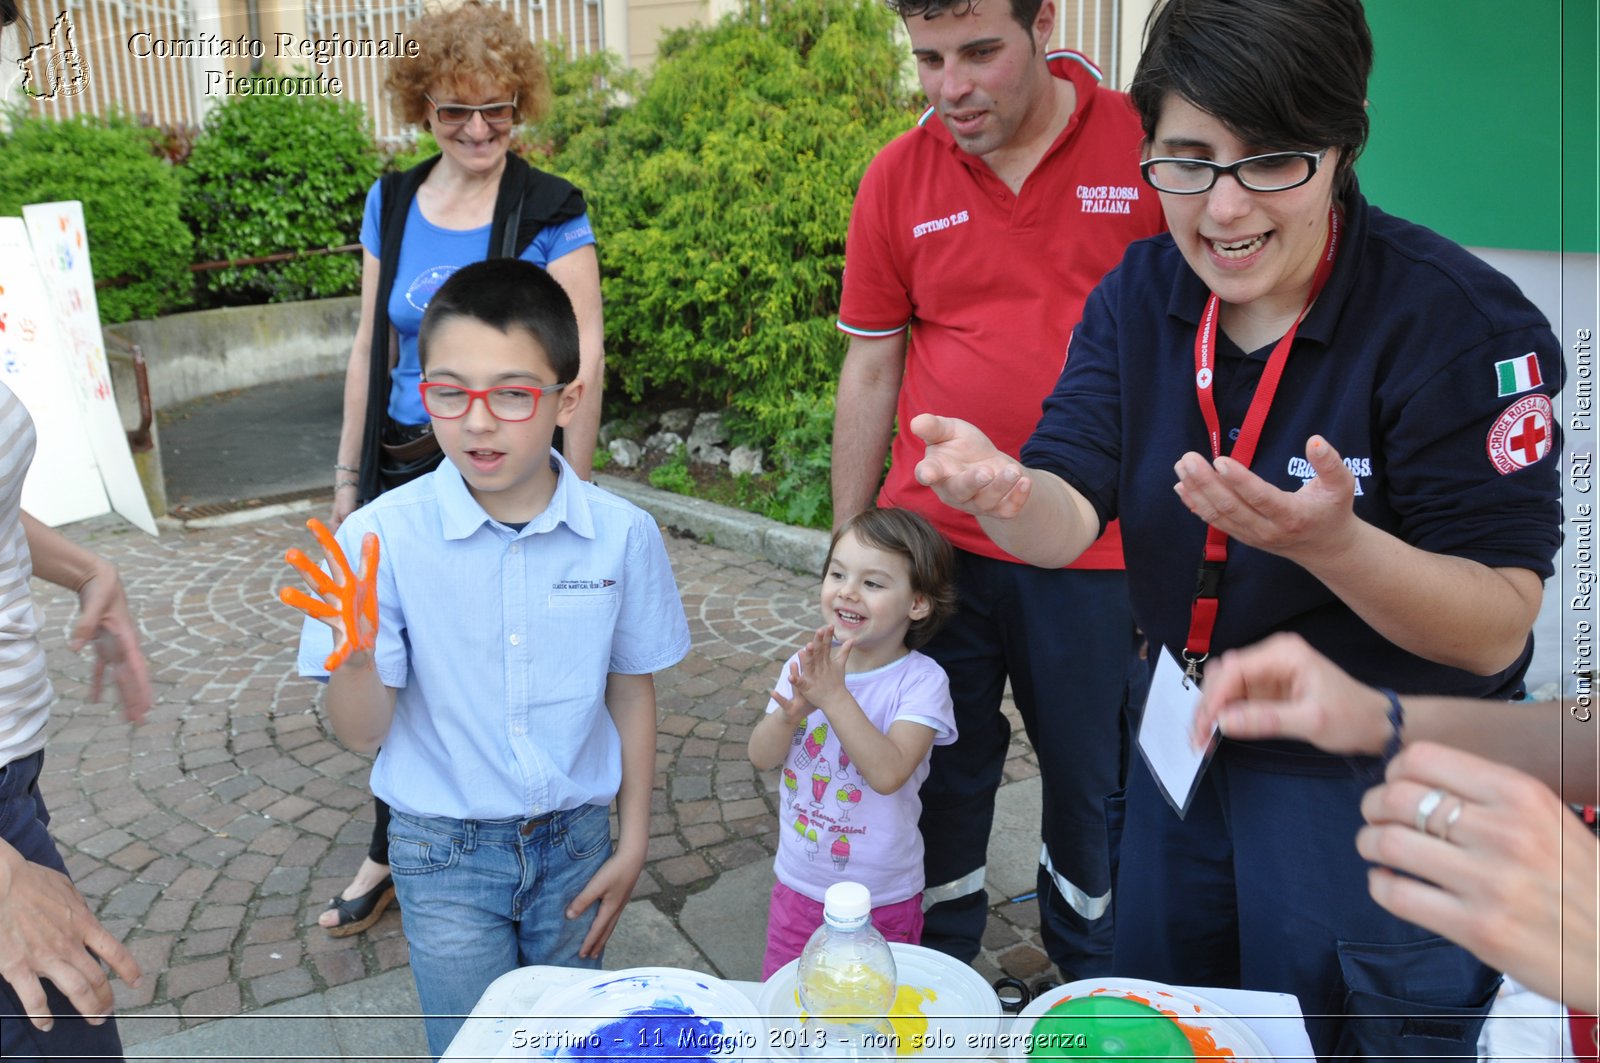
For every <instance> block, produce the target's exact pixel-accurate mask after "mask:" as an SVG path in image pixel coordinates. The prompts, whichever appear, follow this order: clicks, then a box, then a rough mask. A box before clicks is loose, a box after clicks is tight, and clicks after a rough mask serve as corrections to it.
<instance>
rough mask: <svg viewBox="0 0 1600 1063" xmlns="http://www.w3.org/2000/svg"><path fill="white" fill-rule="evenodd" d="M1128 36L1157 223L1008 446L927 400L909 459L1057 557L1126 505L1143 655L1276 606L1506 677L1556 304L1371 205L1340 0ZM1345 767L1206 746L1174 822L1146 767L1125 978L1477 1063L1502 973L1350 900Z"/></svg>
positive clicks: (1120, 905)
mask: <svg viewBox="0 0 1600 1063" xmlns="http://www.w3.org/2000/svg"><path fill="white" fill-rule="evenodd" d="M1147 42H1148V43H1147V45H1146V48H1145V52H1144V55H1143V57H1142V59H1141V61H1140V65H1139V71H1138V73H1137V74H1136V75H1135V78H1134V82H1133V85H1132V88H1131V90H1130V96H1131V97H1132V99H1133V102H1134V104H1135V106H1136V107H1137V108H1138V110H1139V111H1140V114H1141V118H1142V121H1143V125H1144V130H1145V135H1146V146H1145V160H1144V163H1143V172H1144V175H1145V179H1146V181H1148V182H1149V183H1150V184H1151V185H1153V186H1154V187H1155V188H1156V189H1157V190H1158V192H1159V193H1160V196H1161V201H1162V206H1163V209H1164V210H1165V212H1166V218H1167V224H1168V228H1169V230H1170V232H1169V233H1168V234H1166V235H1163V236H1159V237H1155V238H1152V239H1150V240H1145V241H1141V242H1139V243H1136V244H1134V245H1133V246H1132V247H1130V248H1129V250H1128V253H1127V255H1126V257H1125V258H1124V259H1123V262H1122V264H1121V265H1120V266H1119V267H1118V268H1117V269H1116V270H1114V271H1113V272H1112V273H1111V274H1109V275H1108V276H1107V277H1106V278H1105V280H1104V281H1103V282H1102V283H1101V284H1100V286H1099V287H1098V288H1097V289H1096V291H1095V292H1094V294H1092V295H1091V296H1090V298H1089V301H1088V303H1087V305H1086V306H1085V308H1084V318H1083V321H1082V322H1081V323H1080V325H1079V327H1078V328H1077V330H1076V331H1075V332H1074V334H1073V337H1072V341H1071V345H1070V348H1069V350H1068V353H1067V363H1066V368H1065V369H1064V370H1063V373H1062V376H1061V379H1060V382H1059V384H1058V386H1057V388H1056V391H1055V393H1054V394H1053V395H1052V396H1051V398H1050V399H1049V400H1048V401H1047V402H1046V404H1045V409H1044V414H1043V418H1042V420H1041V421H1040V424H1039V426H1038V429H1037V430H1036V432H1035V434H1034V436H1033V438H1032V439H1031V440H1030V441H1029V443H1028V444H1027V446H1025V447H1024V449H1023V452H1022V463H1018V462H1017V461H1015V460H1013V459H1011V458H1009V457H1007V456H1006V455H1003V454H1001V453H999V452H998V451H996V450H995V449H994V448H993V446H992V445H990V444H989V441H988V440H987V439H985V438H984V437H983V436H982V434H981V433H979V432H977V430H976V429H974V428H972V427H971V426H970V425H967V424H965V423H963V422H958V421H953V420H950V419H946V418H940V417H935V416H931V415H927V414H924V415H922V416H920V417H918V418H917V419H916V420H914V421H913V423H912V426H911V427H912V430H913V431H915V432H916V433H917V434H918V435H920V436H921V437H922V438H923V439H925V440H926V441H927V442H928V443H929V444H930V446H929V450H928V454H927V457H926V458H925V459H924V461H923V462H922V463H921V464H920V465H919V466H918V469H917V474H918V478H919V479H920V480H921V481H922V482H924V483H926V484H929V485H930V486H933V487H934V488H935V489H936V490H937V491H938V492H939V494H940V497H941V498H943V499H944V500H945V501H946V502H948V503H949V504H951V505H955V506H957V507H958V508H961V509H964V510H967V511H969V512H972V513H975V514H977V515H978V516H979V518H980V520H981V521H982V523H983V525H984V528H985V530H986V531H987V532H988V533H989V534H990V535H991V536H992V537H993V538H994V540H995V541H996V542H997V543H999V544H1000V545H1001V546H1002V547H1004V548H1005V549H1007V550H1009V551H1010V552H1011V553H1013V554H1015V555H1017V556H1018V557H1021V558H1024V559H1026V560H1028V561H1031V562H1033V563H1035V564H1039V565H1043V566H1048V567H1054V566H1058V565H1061V564H1064V563H1066V562H1067V561H1069V560H1071V559H1072V558H1073V557H1075V556H1076V555H1077V553H1078V552H1079V551H1081V550H1082V549H1083V548H1084V547H1085V546H1086V545H1087V544H1088V543H1089V542H1091V541H1092V540H1093V538H1094V536H1095V535H1097V534H1098V533H1099V530H1100V528H1101V527H1102V526H1103V525H1104V523H1105V522H1106V521H1108V520H1110V519H1112V518H1114V517H1120V518H1121V519H1122V526H1123V542H1124V550H1125V552H1126V557H1127V563H1128V580H1129V588H1130V592H1131V595H1132V599H1133V605H1134V613H1135V616H1136V618H1137V619H1138V621H1139V623H1140V625H1141V627H1142V628H1143V629H1144V631H1145V633H1146V635H1147V637H1148V639H1149V641H1150V645H1151V651H1152V653H1151V657H1152V661H1154V660H1155V659H1156V658H1157V657H1159V656H1160V655H1163V654H1170V655H1171V656H1172V657H1173V658H1174V659H1175V660H1178V661H1182V662H1185V663H1186V664H1187V665H1188V666H1189V668H1190V670H1191V671H1192V672H1194V673H1199V672H1200V670H1201V669H1202V668H1203V666H1204V662H1205V660H1206V658H1207V656H1208V654H1210V653H1213V652H1216V651H1220V650H1225V649H1228V648H1231V647H1236V646H1244V645H1248V644H1250V643H1253V642H1255V641H1257V640H1259V639H1261V638H1262V637H1264V636H1265V635H1267V634H1269V633H1271V632H1274V631H1283V630H1288V631H1295V632H1298V633H1300V634H1301V635H1303V636H1304V637H1305V639H1306V640H1307V641H1308V642H1310V643H1311V644H1312V645H1313V646H1315V647H1317V648H1318V649H1319V650H1320V651H1322V652H1323V653H1324V654H1326V655H1327V656H1329V657H1330V658H1332V659H1333V660H1334V661H1336V662H1337V663H1339V664H1340V665H1341V666H1342V667H1344V668H1345V669H1346V670H1348V671H1349V672H1351V673H1352V674H1353V675H1355V676H1357V677H1358V678H1360V679H1362V680H1363V681H1365V682H1367V683H1370V684H1373V685H1377V686H1382V687H1388V688H1393V689H1396V690H1399V691H1402V692H1428V693H1449V694H1458V695H1466V696H1475V697H1501V698H1504V697H1510V696H1515V695H1516V694H1517V693H1518V692H1519V691H1520V688H1521V681H1522V676H1523V673H1524V672H1525V670H1526V668H1527V663H1528V660H1529V657H1530V654H1531V652H1532V641H1531V637H1530V634H1529V632H1530V629H1531V627H1532V624H1533V620H1534V617H1535V616H1536V615H1537V613H1538V610H1539V604H1540V601H1541V598H1542V594H1543V580H1544V579H1545V578H1546V577H1548V576H1549V575H1550V574H1551V572H1552V571H1553V569H1552V565H1551V558H1552V556H1553V555H1554V553H1555V551H1556V548H1557V547H1558V545H1559V543H1560V534H1561V532H1560V529H1561V521H1562V515H1561V509H1560V494H1559V482H1558V476H1557V470H1556V463H1555V457H1554V454H1555V452H1556V448H1557V447H1558V444H1559V438H1558V429H1557V426H1556V423H1555V417H1554V409H1553V405H1552V402H1551V398H1552V396H1553V395H1554V394H1555V393H1556V391H1557V390H1559V387H1560V382H1561V379H1562V372H1563V369H1562V359H1561V353H1560V348H1559V345H1558V344H1557V341H1556V339H1555V337H1554V336H1553V335H1552V334H1551V332H1550V329H1549V326H1548V324H1547V323H1546V322H1545V320H1544V318H1543V317H1542V316H1541V315H1540V314H1539V312H1538V311H1537V310H1536V309H1535V308H1534V307H1533V306H1532V305H1531V304H1529V303H1528V302H1527V300H1526V299H1524V298H1523V296H1522V295H1521V293H1520V292H1518V291H1517V289H1516V287H1515V285H1513V284H1512V283H1511V282H1510V281H1509V280H1507V279H1506V278H1505V277H1503V276H1501V275H1500V274H1498V273H1496V272H1495V271H1493V270H1492V269H1490V268H1489V267H1487V266H1485V265H1484V264H1483V263H1482V262H1480V261H1479V260H1478V259H1476V258H1474V257H1473V256H1472V255H1470V254H1468V253H1467V252H1466V251H1464V250H1462V249H1461V248H1459V247H1457V246H1456V245H1454V244H1452V243H1450V242H1449V241H1447V240H1445V239H1443V238H1442V237H1440V236H1438V235H1437V234H1435V233H1432V232H1429V231H1428V230H1426V229H1423V228H1421V227H1419V226H1415V225H1412V224H1410V223H1407V222H1405V221H1402V220H1400V219H1398V218H1393V217H1390V216H1389V215H1386V214H1384V213H1383V212H1382V211H1380V210H1378V209H1377V208H1375V207H1372V206H1370V205H1369V204H1368V203H1367V202H1366V200H1365V199H1364V198H1363V197H1362V196H1361V194H1360V191H1359V189H1358V188H1357V185H1356V181H1355V176H1354V171H1353V164H1354V162H1355V159H1356V156H1357V155H1358V154H1359V153H1360V151H1361V148H1362V145H1363V144H1364V142H1365V140H1366V135H1367V118H1366V108H1365V104H1366V82H1367V75H1368V72H1369V70H1370V68H1371V62H1372V42H1371V36H1370V34H1369V32H1368V29H1367V25H1366V21H1365V17H1364V14H1363V12H1362V9H1361V6H1360V3H1359V0H1248V2H1245V0H1171V2H1169V3H1167V4H1166V5H1164V6H1163V7H1161V8H1159V9H1158V10H1157V11H1156V12H1155V14H1154V15H1153V16H1152V19H1151V23H1150V26H1149V30H1148V33H1147ZM1197 518H1198V519H1197ZM1362 767H1363V765H1361V764H1360V763H1356V762H1352V761H1350V760H1347V759H1345V758H1340V757H1332V756H1328V755H1326V754H1323V753H1320V752H1318V751H1316V750H1314V749H1312V748H1311V747H1309V746H1305V745H1299V744H1295V743H1287V742H1283V743H1261V744H1250V745H1245V744H1239V743H1232V742H1227V741H1224V742H1223V743H1222V745H1221V747H1220V748H1219V750H1218V751H1217V754H1216V755H1215V757H1214V758H1213V761H1212V763H1211V764H1210V766H1209V768H1208V769H1207V771H1206V773H1205V775H1204V776H1203V778H1202V779H1201V781H1200V785H1199V789H1198V792H1197V793H1196V794H1195V796H1194V798H1193V801H1192V803H1191V805H1190V806H1189V808H1188V810H1187V815H1186V817H1185V818H1184V819H1179V818H1178V816H1177V815H1176V814H1175V813H1174V812H1173V811H1172V810H1171V809H1170V808H1169V807H1168V806H1167V804H1166V802H1165V801H1164V800H1163V799H1162V797H1161V796H1160V794H1159V792H1158V790H1157V789H1156V786H1155V784H1154V782H1153V781H1152V779H1151V777H1150V775H1149V773H1148V771H1146V769H1145V767H1144V765H1143V764H1142V763H1135V764H1134V765H1132V767H1131V769H1130V781H1129V786H1128V793H1127V827H1126V833H1125V835H1124V838H1123V847H1122V852H1121V867H1120V873H1119V876H1118V879H1117V884H1116V893H1115V899H1114V904H1115V905H1116V913H1117V927H1118V932H1117V942H1116V960H1115V963H1116V969H1117V971H1118V973H1120V974H1125V975H1130V976H1139V977H1145V978H1155V979H1160V980H1163V981H1168V982H1177V983H1182V984H1189V985H1215V986H1237V987H1242V988H1249V989H1263V990H1276V991H1280V992H1291V993H1294V994H1295V995H1296V996H1297V997H1298V998H1299V1000H1300V1004H1301V1008H1302V1010H1303V1011H1304V1012H1305V1013H1306V1015H1307V1028H1308V1030H1309V1032H1310V1034H1311V1038H1312V1042H1313V1044H1314V1045H1315V1047H1316V1049H1317V1052H1318V1053H1319V1054H1320V1055H1324V1056H1327V1055H1334V1054H1337V1055H1346V1054H1360V1055H1367V1056H1371V1057H1384V1058H1392V1057H1403V1056H1413V1055H1430V1056H1438V1057H1457V1056H1459V1057H1463V1058H1471V1057H1474V1056H1475V1054H1476V1052H1475V1045H1476V1040H1477V1035H1478V1029H1479V1027H1480V1026H1481V1024H1482V1020H1483V1017H1484V1015H1485V1013H1486V1012H1487V1009H1488V1006H1489V1003H1490V1001H1491V998H1492V996H1493V993H1494V990H1495V988H1496V985H1497V981H1498V976H1497V975H1496V974H1495V973H1494V972H1493V971H1491V970H1489V969H1488V968H1487V967H1484V966H1483V965H1482V964H1480V963H1479V962H1478V961H1477V960H1475V959H1473V958H1472V957H1471V956H1470V955H1469V954H1467V953H1466V952H1465V951H1463V950H1461V949H1459V948H1458V947H1456V946H1454V945H1452V944H1450V943H1448V942H1446V941H1444V940H1443V939H1441V938H1438V937H1434V936H1432V935H1430V934H1429V933H1428V932H1426V931H1424V930H1422V929H1420V928H1418V927H1415V926H1412V925H1410V924H1408V923H1405V922H1403V921H1401V920H1399V919H1397V918H1395V917H1394V916H1393V915H1391V914H1389V913H1388V912H1386V911H1384V910H1383V909H1382V908H1380V907H1379V906H1378V905H1376V904H1375V903H1373V901H1372V900H1371V898H1370V897H1369V895H1368V893H1367V888H1366V865H1365V864H1364V863H1363V861H1362V860H1361V858H1360V857H1359V855H1358V854H1357V853H1356V851H1355V848H1354V846H1353V844H1352V842H1351V839H1352V838H1353V837H1354V836H1355V833H1356V831H1357V829H1358V828H1359V827H1360V825H1361V822H1362V819H1361V813H1360V797H1361V794H1362V792H1363V790H1364V789H1365V788H1366V787H1367V786H1368V785H1370V783H1371V782H1372V781H1373V780H1372V777H1371V776H1370V775H1368V774H1365V773H1364V772H1363V771H1362V770H1361V769H1362Z"/></svg>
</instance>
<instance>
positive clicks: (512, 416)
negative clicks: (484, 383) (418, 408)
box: [417, 380, 567, 421]
mask: <svg viewBox="0 0 1600 1063" xmlns="http://www.w3.org/2000/svg"><path fill="white" fill-rule="evenodd" d="M417 386H418V387H419V388H420V389H421V391H422V408H423V409H425V410H427V411H428V416H430V417H437V418H439V419H440V420H441V421H454V420H456V419H457V418H458V417H465V416H466V415H467V411H468V410H470V409H472V403H473V401H474V400H476V399H482V400H483V404H484V405H485V406H487V407H489V413H490V414H492V415H493V416H494V419H495V420H497V421H527V420H531V419H532V417H533V415H534V414H536V413H538V412H539V399H540V397H541V396H543V395H546V394H548V393H550V392H552V391H560V390H561V389H562V388H564V387H566V386H567V385H566V384H547V385H545V386H544V387H542V388H531V387H522V386H518V385H511V384H506V385H502V386H500V387H494V388H464V387H460V386H459V385H456V384H444V383H439V382H437V381H432V380H428V381H424V382H423V383H421V384H419V385H417Z"/></svg>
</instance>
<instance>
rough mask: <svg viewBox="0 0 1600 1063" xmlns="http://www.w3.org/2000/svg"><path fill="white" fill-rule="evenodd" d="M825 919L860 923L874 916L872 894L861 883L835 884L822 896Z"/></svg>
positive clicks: (836, 921)
mask: <svg viewBox="0 0 1600 1063" xmlns="http://www.w3.org/2000/svg"><path fill="white" fill-rule="evenodd" d="M822 912H823V918H825V919H827V920H828V921H829V922H833V923H859V922H861V921H862V920H863V919H866V918H867V917H868V916H870V915H871V914H872V893H871V892H870V891H869V890H868V889H867V887H865V886H863V885H862V884H861V883H859V882H835V883H834V884H833V885H831V886H829V887H828V892H827V893H825V894H823V896H822Z"/></svg>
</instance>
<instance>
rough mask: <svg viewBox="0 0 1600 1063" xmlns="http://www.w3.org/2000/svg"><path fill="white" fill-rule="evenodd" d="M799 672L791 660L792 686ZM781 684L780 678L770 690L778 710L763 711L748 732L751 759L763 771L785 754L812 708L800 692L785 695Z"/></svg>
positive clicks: (775, 765) (776, 763)
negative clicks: (792, 695)
mask: <svg viewBox="0 0 1600 1063" xmlns="http://www.w3.org/2000/svg"><path fill="white" fill-rule="evenodd" d="M799 674H800V673H799V668H798V666H797V664H796V663H795V661H790V662H789V682H790V684H791V690H792V689H793V683H794V679H795V677H796V676H798V675H799ZM782 687H783V682H782V681H781V680H780V681H779V683H778V688H779V689H777V690H774V691H773V692H772V700H773V701H775V702H777V703H778V711H777V712H764V713H762V715H761V719H760V721H758V722H757V723H756V726H755V730H753V731H751V732H750V746H749V750H748V752H749V755H750V763H751V764H754V765H755V766H756V767H757V768H760V769H761V770H762V771H771V770H772V769H774V768H776V767H778V766H780V765H781V764H782V763H783V762H784V761H785V760H786V759H787V758H788V756H789V747H790V746H791V745H792V744H793V743H794V733H795V731H796V730H798V729H799V728H800V727H801V726H802V725H803V724H804V723H805V722H806V717H807V716H810V715H811V710H812V709H813V708H814V706H813V705H812V704H811V703H810V702H809V701H807V700H806V699H805V698H803V697H801V696H800V695H799V694H796V695H795V696H794V697H792V698H788V697H784V695H783V689H782Z"/></svg>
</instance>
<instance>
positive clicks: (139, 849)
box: [110, 841, 161, 871]
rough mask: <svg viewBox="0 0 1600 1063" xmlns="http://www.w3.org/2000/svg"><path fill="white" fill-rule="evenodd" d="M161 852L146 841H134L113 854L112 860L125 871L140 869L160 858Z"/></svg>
mask: <svg viewBox="0 0 1600 1063" xmlns="http://www.w3.org/2000/svg"><path fill="white" fill-rule="evenodd" d="M160 857H161V854H160V853H158V852H156V851H155V850H154V849H152V848H150V846H148V845H146V844H145V843H144V842H138V841H136V842H134V843H133V844H131V845H129V846H127V847H126V848H123V849H119V850H117V851H116V852H114V853H112V854H111V857H110V862H111V863H113V864H115V865H116V866H117V867H120V868H122V869H123V870H124V871H139V870H141V869H143V868H144V867H145V866H146V865H148V864H150V863H153V862H154V861H156V860H158V859H160Z"/></svg>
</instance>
